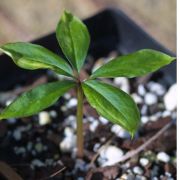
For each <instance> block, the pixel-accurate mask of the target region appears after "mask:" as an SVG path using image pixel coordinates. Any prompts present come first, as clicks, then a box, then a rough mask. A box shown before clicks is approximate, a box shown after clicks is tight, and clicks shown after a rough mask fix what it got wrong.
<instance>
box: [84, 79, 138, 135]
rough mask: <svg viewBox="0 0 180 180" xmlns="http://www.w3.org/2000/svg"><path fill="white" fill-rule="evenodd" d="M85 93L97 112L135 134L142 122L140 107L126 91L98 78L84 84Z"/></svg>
mask: <svg viewBox="0 0 180 180" xmlns="http://www.w3.org/2000/svg"><path fill="white" fill-rule="evenodd" d="M82 87H83V91H84V94H85V96H86V98H87V100H88V102H89V103H90V105H91V106H92V107H93V108H95V109H96V110H97V112H98V113H99V114H100V115H102V116H103V117H105V118H106V119H108V120H110V121H112V122H113V123H115V124H118V125H120V126H122V127H123V128H124V129H126V130H127V131H129V132H130V133H131V135H133V134H134V133H135V132H136V130H137V128H138V126H139V123H140V115H139V111H138V108H137V106H136V104H135V102H134V101H133V99H132V98H131V97H130V96H129V95H128V94H126V93H125V92H124V91H122V90H120V89H118V88H116V87H114V86H111V85H109V84H106V83H102V82H100V81H96V80H88V81H85V82H84V83H83V84H82Z"/></svg>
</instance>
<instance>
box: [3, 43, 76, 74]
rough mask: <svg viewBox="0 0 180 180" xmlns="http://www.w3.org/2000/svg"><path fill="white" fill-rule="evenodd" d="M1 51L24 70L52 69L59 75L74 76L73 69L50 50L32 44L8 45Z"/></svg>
mask: <svg viewBox="0 0 180 180" xmlns="http://www.w3.org/2000/svg"><path fill="white" fill-rule="evenodd" d="M0 50H1V51H3V52H4V53H5V54H7V55H8V56H10V57H11V58H12V59H13V61H14V63H15V64H16V65H18V66H19V67H21V68H24V69H30V70H34V69H46V68H47V69H51V70H53V71H55V72H57V73H59V74H63V75H67V76H72V74H73V73H72V70H71V67H70V66H69V65H68V63H67V62H65V60H63V59H62V58H60V57H59V56H58V55H56V54H54V53H53V52H51V51H49V50H48V49H46V48H44V47H42V46H40V45H35V44H31V43H23V42H17V43H8V44H5V45H3V46H1V47H0Z"/></svg>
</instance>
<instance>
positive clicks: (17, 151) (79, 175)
mask: <svg viewBox="0 0 180 180" xmlns="http://www.w3.org/2000/svg"><path fill="white" fill-rule="evenodd" d="M90 66H92V64H91V65H90ZM90 66H88V64H86V72H90V69H89V68H90ZM93 66H94V65H93ZM86 72H83V76H84V77H86V76H87V73H86ZM156 76H157V75H156ZM147 77H148V78H147ZM147 77H146V78H136V79H135V78H134V79H131V80H129V81H130V83H129V85H130V94H133V93H136V94H138V87H139V85H140V84H141V85H143V86H144V87H145V89H146V93H147V92H148V91H149V90H148V83H149V82H155V81H156V79H154V78H151V77H150V76H147ZM58 78H60V77H58ZM61 78H62V77H61ZM54 80H57V76H55V75H54V74H52V73H49V72H47V74H46V75H44V76H41V77H37V78H36V79H30V80H29V79H27V80H26V82H20V83H19V84H18V85H17V84H16V85H14V87H13V88H12V89H11V90H9V92H10V93H9V94H11V96H9V98H10V99H12V98H13V97H14V96H16V95H17V94H19V93H22V92H23V91H24V90H27V89H28V88H31V87H29V82H31V83H32V84H34V83H35V85H37V84H41V83H45V82H49V81H54ZM106 81H108V82H109V83H114V82H113V80H112V79H111V80H106ZM37 82H38V83H37ZM115 85H117V84H115ZM161 85H162V86H163V87H164V88H165V93H164V94H166V92H167V90H168V88H169V87H168V85H164V84H161ZM17 89H18V90H17ZM17 91H18V92H17ZM12 94H13V96H12ZM6 95H7V93H6ZM139 96H140V95H139ZM0 97H1V101H0V109H2V108H3V107H4V106H5V103H6V104H7V101H9V100H8V97H7V99H5V100H2V99H3V98H2V97H5V94H3V93H0ZM75 98H76V97H75V91H73V90H71V91H70V92H69V93H66V94H65V95H64V96H63V97H62V98H60V100H59V101H58V102H57V103H55V104H54V105H53V106H51V107H49V108H47V109H46V110H44V111H46V112H48V114H49V116H50V119H51V120H52V122H51V123H49V124H47V125H43V126H42V125H40V124H39V115H34V116H32V117H27V118H22V119H9V120H6V121H1V122H0V129H1V131H0V162H1V163H2V164H1V163H0V169H1V170H0V174H1V175H0V179H6V178H7V177H8V175H10V174H13V173H15V174H16V175H17V176H18V177H16V178H15V176H13V178H12V176H11V178H9V179H15V180H16V179H18V178H22V179H24V180H44V179H55V180H56V179H63V180H71V179H77V180H83V179H87V180H96V179H97V180H101V179H102V180H106V179H107V180H108V179H117V180H121V179H137V180H138V179H142V180H143V179H163V180H165V179H168V180H170V179H176V123H173V125H172V126H171V127H170V128H169V129H168V130H167V131H166V132H165V133H163V134H162V135H161V136H159V137H158V139H156V140H155V141H153V143H151V144H149V146H147V147H146V148H145V149H144V150H143V151H141V152H140V153H138V154H137V155H136V156H133V157H131V158H130V159H128V160H126V161H125V162H121V163H118V164H116V165H110V166H105V167H103V165H102V162H101V160H100V159H101V157H99V156H98V154H97V153H98V152H99V151H98V149H99V148H100V147H101V146H102V145H104V144H106V146H107V147H108V146H115V147H117V148H118V149H121V151H123V154H126V153H127V152H129V151H131V150H135V149H136V148H138V147H139V146H141V145H142V144H144V143H145V142H147V141H148V140H149V139H150V138H151V137H152V136H153V135H154V134H156V133H157V132H158V131H159V130H160V129H162V128H163V127H164V126H165V125H166V124H168V123H169V122H171V121H172V120H173V119H175V111H172V112H170V113H169V114H167V115H165V113H164V115H162V114H163V112H165V111H166V110H165V107H164V104H163V95H161V96H157V98H158V101H157V103H156V104H153V105H146V106H147V111H146V112H145V114H142V108H143V106H144V105H145V103H144V97H143V96H141V98H142V99H143V102H142V103H139V104H138V106H139V109H140V111H141V116H143V117H144V116H146V117H148V121H147V122H146V123H143V122H142V123H141V126H140V128H139V130H138V132H137V134H136V136H135V138H134V139H131V138H130V136H129V135H128V134H127V133H124V131H122V132H123V133H124V134H123V135H118V133H114V132H113V131H112V126H113V124H112V123H110V122H106V121H102V120H100V118H99V115H98V114H97V113H96V111H95V110H94V109H92V108H91V107H90V106H89V104H88V103H87V102H86V101H85V102H84V138H85V142H84V149H85V156H84V158H83V159H77V158H76V156H75V153H76V147H75V146H73V147H72V148H71V149H70V150H69V152H64V150H63V149H62V148H61V147H60V143H61V142H62V141H63V140H64V138H65V130H67V127H68V128H69V129H70V130H72V131H73V134H74V135H75V123H76V122H75V113H76V103H75V102H76V101H75ZM72 99H73V100H74V104H73V103H72V101H71V100H72ZM70 101H71V103H70ZM158 112H160V113H161V115H160V116H157V117H156V118H155V119H153V118H152V116H153V115H155V114H156V115H157V113H158ZM93 120H94V121H96V122H97V123H96V125H95V124H93V123H94V122H93ZM160 152H164V153H166V155H168V157H169V160H168V161H167V162H163V161H161V160H159V159H158V158H157V156H158V153H160ZM96 155H97V158H95V160H94V162H92V159H93V158H94V157H95V156H96ZM142 158H145V159H146V160H148V163H147V164H146V165H143V163H142V162H141V161H140V159H142ZM2 167H5V170H4V171H3V172H2V169H3V168H2ZM136 167H138V168H140V170H139V171H138V170H135V169H138V168H136ZM8 168H9V169H10V170H9V169H8ZM5 177H6V178H5Z"/></svg>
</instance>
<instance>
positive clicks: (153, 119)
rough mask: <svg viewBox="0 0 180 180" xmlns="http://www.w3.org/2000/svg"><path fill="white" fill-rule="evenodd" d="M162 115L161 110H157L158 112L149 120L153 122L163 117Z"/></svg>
mask: <svg viewBox="0 0 180 180" xmlns="http://www.w3.org/2000/svg"><path fill="white" fill-rule="evenodd" d="M161 115H162V113H161V112H157V113H156V114H154V115H152V116H150V118H149V120H150V121H152V122H155V121H157V120H158V119H159V118H160V117H161Z"/></svg>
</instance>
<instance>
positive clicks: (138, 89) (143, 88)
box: [137, 84, 146, 96]
mask: <svg viewBox="0 0 180 180" xmlns="http://www.w3.org/2000/svg"><path fill="white" fill-rule="evenodd" d="M137 92H138V94H139V95H140V96H145V94H146V89H145V87H144V86H143V85H142V84H140V85H139V86H138V88H137Z"/></svg>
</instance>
